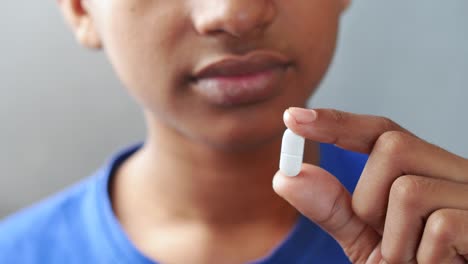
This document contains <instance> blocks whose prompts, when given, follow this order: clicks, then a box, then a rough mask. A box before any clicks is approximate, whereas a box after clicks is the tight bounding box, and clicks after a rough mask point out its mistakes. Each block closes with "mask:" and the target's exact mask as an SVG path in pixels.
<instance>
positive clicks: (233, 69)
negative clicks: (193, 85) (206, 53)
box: [193, 51, 291, 79]
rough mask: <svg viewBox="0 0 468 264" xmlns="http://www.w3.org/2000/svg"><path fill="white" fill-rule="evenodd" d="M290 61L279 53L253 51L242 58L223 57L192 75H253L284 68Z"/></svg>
mask: <svg viewBox="0 0 468 264" xmlns="http://www.w3.org/2000/svg"><path fill="white" fill-rule="evenodd" d="M290 63H291V62H290V60H289V59H288V58H287V57H286V56H284V55H283V54H281V53H278V52H273V51H255V52H251V53H249V54H247V55H244V56H234V55H230V56H224V57H222V58H218V59H214V60H211V61H209V62H208V63H205V64H204V65H202V66H201V67H200V68H199V70H196V71H195V74H194V75H193V76H194V78H195V79H203V78H214V77H229V76H241V75H249V74H255V73H259V72H263V71H267V70H271V69H275V68H282V67H286V66H288V65H289V64H290Z"/></svg>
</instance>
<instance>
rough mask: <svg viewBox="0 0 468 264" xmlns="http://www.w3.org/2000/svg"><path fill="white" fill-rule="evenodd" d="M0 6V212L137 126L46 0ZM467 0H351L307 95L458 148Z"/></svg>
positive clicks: (465, 108)
mask: <svg viewBox="0 0 468 264" xmlns="http://www.w3.org/2000/svg"><path fill="white" fill-rule="evenodd" d="M2 9H3V10H2V11H3V12H2V16H0V25H1V29H0V32H1V34H0V45H1V46H0V58H1V60H0V128H1V129H0V146H1V150H0V169H1V170H0V172H1V174H0V217H2V216H5V215H6V214H9V213H11V212H12V211H14V210H17V209H19V208H22V207H24V206H26V205H29V204H31V203H32V202H34V201H36V200H38V199H41V198H43V197H45V196H47V195H48V194H51V193H53V192H56V191H58V190H60V189H62V188H63V187H65V186H68V185H70V184H71V183H73V182H75V181H77V180H79V179H80V178H83V177H84V176H87V175H89V174H90V173H92V172H93V171H94V170H95V169H96V168H98V167H99V166H100V165H101V164H102V163H103V162H105V161H106V159H107V158H108V157H109V155H110V154H111V153H113V152H114V151H116V150H118V149H120V148H121V147H123V146H126V145H128V144H130V143H133V142H136V141H139V140H141V139H142V138H143V136H144V124H143V120H142V117H141V116H140V112H139V109H138V107H137V106H136V104H135V103H134V102H133V101H132V100H130V99H129V98H128V96H127V94H126V92H125V90H124V89H123V88H122V86H121V85H120V84H119V82H118V81H117V80H116V78H115V76H114V74H113V72H112V70H111V68H110V66H109V64H108V63H107V61H106V60H105V58H104V56H103V54H101V53H94V52H89V51H87V50H84V49H83V48H80V47H79V46H78V45H77V44H76V43H75V41H74V39H73V37H72V35H71V34H70V32H69V31H68V29H67V28H66V26H65V25H64V23H63V22H62V18H61V16H60V14H59V12H58V10H57V8H56V7H55V1H52V0H49V1H27V2H26V1H20V0H19V1H16V0H15V1H4V2H3V3H2ZM467 27H468V1H466V0H450V1H440V0H413V1H408V0H392V1H388V0H385V1H384V0H355V2H354V4H353V6H352V8H351V9H350V10H349V12H348V13H347V14H346V16H345V17H344V19H343V27H342V34H341V39H340V46H339V49H338V52H337V55H336V58H335V61H334V63H333V67H332V69H331V71H330V73H329V75H328V76H327V78H326V79H325V81H324V82H323V84H322V88H321V90H320V91H319V93H318V94H317V95H316V96H315V97H314V98H313V100H312V105H313V106H320V107H335V108H341V109H344V110H348V111H354V112H360V113H372V114H377V115H385V116H388V117H391V118H392V119H394V120H396V121H397V122H399V123H400V124H402V125H403V126H405V127H406V128H408V129H410V130H412V131H413V132H415V133H416V134H418V135H419V136H421V137H423V138H425V139H427V140H429V141H431V142H433V143H436V144H438V145H440V146H442V147H444V148H447V149H449V150H451V151H453V152H455V153H457V154H459V155H462V156H465V157H468V139H466V136H467V135H468V123H467V120H468V118H467V117H466V114H467V113H468V105H467V104H466V103H465V101H466V98H467V96H468V90H467V89H466V86H467V84H468V71H467V69H468V30H467Z"/></svg>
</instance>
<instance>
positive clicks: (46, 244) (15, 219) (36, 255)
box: [0, 145, 367, 264]
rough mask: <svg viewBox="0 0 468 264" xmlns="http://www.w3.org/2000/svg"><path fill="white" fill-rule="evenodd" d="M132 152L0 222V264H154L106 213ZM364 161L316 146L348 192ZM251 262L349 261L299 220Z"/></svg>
mask: <svg viewBox="0 0 468 264" xmlns="http://www.w3.org/2000/svg"><path fill="white" fill-rule="evenodd" d="M138 148H139V146H135V147H132V148H129V149H127V150H125V151H122V152H121V153H119V154H117V155H116V156H115V157H114V158H112V159H111V160H110V162H109V163H108V164H106V165H105V166H103V167H102V168H101V169H100V170H98V171H97V172H96V173H95V174H94V175H93V176H91V177H90V178H87V179H86V180H84V181H82V182H80V183H78V184H77V185H75V186H73V187H71V188H69V189H67V190H65V191H63V192H61V193H59V194H57V195H55V196H53V197H51V198H49V199H46V200H45V201H42V202H40V203H39V204H37V205H35V206H33V207H31V208H28V209H25V210H23V211H21V212H19V213H17V214H15V215H13V216H10V217H9V218H7V219H6V220H4V221H3V222H2V223H1V224H0V263H8V264H10V263H11V264H23V263H27V264H29V263H41V264H42V263H48V264H49V263H50V264H64V263H67V264H73V263H79V264H83V263H99V264H107V263H109V264H110V263H112V264H114V263H131V264H154V263H155V262H154V261H152V260H150V259H149V258H147V257H146V256H144V255H143V254H142V253H140V252H139V251H138V250H137V249H136V248H135V246H134V245H133V244H132V243H131V242H130V240H129V239H128V238H127V236H126V235H125V233H124V231H123V229H122V227H121V226H120V224H119V222H118V220H117V218H116V217H115V215H114V213H113V211H112V207H111V202H110V199H109V192H108V185H109V182H110V179H111V178H112V176H113V174H114V172H115V170H116V168H117V167H118V166H119V165H120V164H121V163H122V162H123V161H124V160H125V159H127V158H128V157H129V156H130V155H132V154H133V153H134V152H135V151H136V150H138ZM366 158H367V157H366V156H365V155H362V154H356V153H352V152H349V151H345V150H342V149H339V148H337V147H334V146H332V145H321V162H320V163H321V166H322V167H323V168H325V169H326V170H328V171H329V172H331V173H332V174H334V175H335V176H336V177H338V178H339V179H340V181H341V182H342V183H343V184H344V185H345V186H346V187H347V188H348V189H349V190H350V191H352V190H353V189H354V186H355V185H356V182H357V180H358V178H359V175H360V174H361V171H362V169H363V166H364V164H365V162H366ZM187 263H190V261H189V260H187ZM252 263H255V264H273V263H287V264H296V263H297V264H306V263H307V264H310V263H334V264H340V263H349V261H348V259H347V258H346V256H345V255H344V253H343V251H342V250H341V248H340V247H339V246H338V244H337V243H336V242H335V241H334V240H333V238H331V237H330V236H329V235H328V234H327V233H325V232H324V231H322V230H321V229H320V228H319V227H318V226H317V225H315V224H314V223H312V222H311V221H309V220H308V219H306V218H305V217H303V216H302V217H300V218H299V220H298V222H297V224H296V225H295V227H294V228H293V230H291V232H290V234H289V235H288V236H287V238H286V239H285V240H284V241H283V242H282V243H281V244H280V245H279V246H278V247H277V248H275V249H273V250H272V252H271V253H270V254H269V255H268V256H265V257H264V258H262V259H260V260H257V261H254V262H252Z"/></svg>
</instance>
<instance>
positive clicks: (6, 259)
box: [0, 177, 96, 263]
mask: <svg viewBox="0 0 468 264" xmlns="http://www.w3.org/2000/svg"><path fill="white" fill-rule="evenodd" d="M94 181H96V177H91V178H89V179H87V180H85V181H83V182H80V183H78V184H76V185H75V186H73V187H70V188H68V189H66V190H65V191H62V192H60V193H58V194H56V195H54V196H52V197H50V198H48V199H46V200H44V201H42V202H39V203H38V204H36V205H33V206H31V207H29V208H27V209H23V210H22V211H20V212H18V213H16V214H14V215H12V216H10V217H8V218H6V219H5V220H3V221H2V222H0V263H36V262H34V260H35V261H39V260H40V259H42V260H46V259H47V260H49V259H54V258H55V259H56V258H57V257H58V258H61V257H60V256H59V255H58V254H62V255H63V254H66V253H67V252H68V251H69V247H73V246H74V244H75V243H76V241H77V239H78V240H79V239H80V238H79V237H80V234H81V233H82V232H83V221H82V220H83V213H84V212H83V207H84V206H85V203H86V199H87V197H88V196H90V195H91V193H92V188H93V182H94ZM61 259H62V260H63V258H61Z"/></svg>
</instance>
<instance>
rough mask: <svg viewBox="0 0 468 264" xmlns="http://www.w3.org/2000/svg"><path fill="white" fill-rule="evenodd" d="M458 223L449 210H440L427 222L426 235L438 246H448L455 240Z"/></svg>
mask: <svg viewBox="0 0 468 264" xmlns="http://www.w3.org/2000/svg"><path fill="white" fill-rule="evenodd" d="M456 229H457V223H455V221H454V217H453V214H452V213H451V211H450V210H448V209H440V210H437V211H435V212H434V213H432V214H431V215H430V216H429V218H428V219H427V222H426V228H425V233H426V234H427V235H428V236H429V239H430V241H433V243H436V244H446V243H449V242H452V241H454V240H455V237H456V236H457V230H456Z"/></svg>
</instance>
